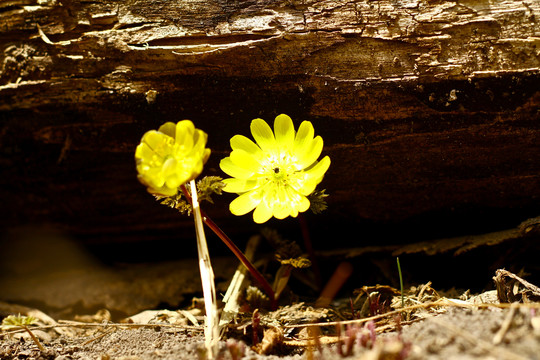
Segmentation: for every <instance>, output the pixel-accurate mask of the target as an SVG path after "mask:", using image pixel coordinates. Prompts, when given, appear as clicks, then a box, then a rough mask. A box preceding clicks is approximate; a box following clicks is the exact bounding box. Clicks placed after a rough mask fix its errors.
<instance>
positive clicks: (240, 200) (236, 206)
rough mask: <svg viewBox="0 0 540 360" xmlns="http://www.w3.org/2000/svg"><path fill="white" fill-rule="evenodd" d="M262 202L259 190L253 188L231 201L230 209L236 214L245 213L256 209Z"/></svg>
mask: <svg viewBox="0 0 540 360" xmlns="http://www.w3.org/2000/svg"><path fill="white" fill-rule="evenodd" d="M260 202H261V198H260V194H259V193H258V192H257V190H253V191H250V192H247V193H245V194H242V195H240V196H238V197H237V198H236V199H234V200H233V201H232V202H231V203H230V205H229V209H230V210H231V213H233V214H234V215H245V214H247V213H248V212H250V211H251V210H253V209H255V207H256V206H257V205H259V203H260Z"/></svg>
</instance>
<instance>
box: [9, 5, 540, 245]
mask: <svg viewBox="0 0 540 360" xmlns="http://www.w3.org/2000/svg"><path fill="white" fill-rule="evenodd" d="M539 16H540V3H539V2H538V1H533V0H530V1H511V0H509V1H487V0H468V1H459V2H457V1H414V0H403V1H400V0H392V1H386V0H381V1H368V0H364V1H310V0H304V1H295V0H289V1H268V0H267V1H263V0H247V1H224V0H213V1H206V0H205V1H202V0H201V1H198V0H192V1H148V0H126V1H88V2H87V1H72V0H59V1H50V0H39V1H35V0H10V1H3V2H2V3H1V4H0V62H1V73H0V119H1V124H2V125H1V132H0V142H1V144H2V150H1V155H0V163H1V166H2V169H3V176H2V180H1V182H0V184H1V185H2V186H1V188H2V190H0V191H1V197H2V198H3V199H5V201H6V203H7V206H4V208H3V210H2V211H3V213H2V225H3V227H11V226H18V225H26V224H41V223H47V224H53V225H55V226H59V227H61V228H64V229H68V230H71V231H74V232H75V233H79V234H85V235H88V234H89V235H88V236H91V237H92V236H97V234H104V233H108V234H112V235H111V237H114V238H116V239H119V238H120V239H122V238H126V239H128V238H132V237H143V238H144V236H149V237H153V236H158V235H144V234H145V232H144V231H145V230H148V231H149V233H151V234H156V231H158V230H159V229H165V230H168V229H171V228H172V229H178V228H179V227H180V228H181V229H182V233H181V236H186V237H192V236H193V234H192V233H191V230H187V229H188V227H191V225H192V224H191V220H190V219H180V220H179V219H178V216H177V215H176V214H175V213H173V212H172V211H170V210H169V209H166V208H164V207H161V206H159V205H157V204H154V202H153V199H152V198H151V197H149V196H148V195H147V194H146V193H145V192H144V189H143V188H142V187H141V186H140V185H139V184H138V183H137V181H136V180H135V172H134V169H133V168H134V164H133V151H134V148H135V146H136V144H137V143H138V141H139V139H140V137H141V135H142V134H143V133H144V132H145V131H146V130H148V129H152V128H157V127H158V126H159V125H160V124H161V123H162V122H164V121H175V120H180V119H182V118H190V119H192V120H194V121H195V122H196V123H197V126H198V127H200V128H203V129H204V130H205V131H206V132H207V133H208V134H209V146H210V147H212V150H213V155H212V156H211V159H210V161H209V164H208V165H207V170H206V171H207V174H209V175H222V174H220V172H219V168H218V166H217V164H218V162H219V159H220V158H222V157H223V156H226V154H227V151H228V139H229V138H230V137H231V136H232V135H234V134H236V133H242V134H245V135H248V134H249V130H248V129H249V122H250V120H251V119H253V118H255V117H263V118H265V119H266V120H268V121H271V120H272V119H273V117H274V116H275V115H277V114H278V113H282V112H285V113H288V114H290V115H291V116H292V117H293V119H295V121H297V124H298V123H299V121H300V120H304V119H308V120H311V121H312V122H313V123H314V125H315V128H316V131H317V133H318V134H320V135H322V136H323V138H324V139H325V150H324V153H325V154H328V155H330V157H331V158H332V161H333V162H332V166H331V168H330V170H329V172H328V174H327V176H326V178H325V180H324V182H323V183H322V187H324V188H326V189H327V192H329V193H330V194H331V196H330V197H329V198H328V201H329V205H330V207H329V210H328V211H327V212H326V214H324V215H322V216H321V218H325V219H326V220H325V221H321V220H319V219H321V218H318V219H317V220H315V219H313V221H317V222H318V223H321V224H324V223H326V225H321V226H322V228H323V229H328V228H330V225H329V224H340V225H343V230H341V231H342V232H343V234H347V233H348V232H349V231H350V228H351V226H352V225H354V224H357V223H358V221H363V220H373V221H385V222H386V221H390V222H400V221H404V220H406V219H411V218H418V217H420V218H422V217H424V219H433V218H437V216H438V215H437V214H443V215H444V216H447V215H448V214H452V215H455V216H456V217H455V218H453V220H456V219H457V220H458V221H459V220H461V221H464V222H467V221H472V220H471V219H470V217H471V216H473V217H474V216H480V215H481V214H484V213H493V212H494V213H499V212H500V213H504V214H505V215H508V211H510V210H517V212H516V213H515V214H516V215H514V216H516V217H517V218H513V219H511V221H514V222H516V223H519V222H520V221H521V220H523V219H524V218H528V217H532V216H537V215H538V211H539V210H540V205H539V197H540V186H539V185H540V181H539V180H540V161H539V160H538V158H539V156H538V155H539V154H540V145H539V144H540V141H539V140H540V125H539V124H540V122H539V106H540V105H539V104H540V87H539V86H538V84H539V79H540V71H539V68H540V26H539V25H538V21H539V20H538V19H539ZM223 198H224V199H220V200H219V201H218V203H217V204H216V206H212V207H209V208H208V209H207V211H208V212H209V213H210V214H213V215H214V216H215V217H216V218H217V220H218V221H224V222H228V223H230V224H231V225H223V227H224V228H228V227H230V228H231V229H230V230H231V231H242V230H241V229H246V231H248V230H249V231H252V230H253V229H254V226H253V225H252V224H251V222H250V219H249V216H247V217H244V218H233V217H232V216H231V215H229V214H228V213H227V203H228V201H230V200H231V199H232V197H228V196H225V197H223ZM478 214H480V215H478ZM441 216H442V215H441ZM521 216H522V217H521ZM448 221H450V220H448ZM486 222H487V223H488V222H489V221H487V220H486ZM438 223H439V224H441V223H442V224H445V223H446V222H445V220H441V218H440V217H439V220H438ZM239 225H240V226H239ZM505 225H508V224H505ZM513 225H514V224H513ZM501 226H502V225H501ZM255 229H256V228H255ZM337 234H341V232H340V231H338V232H337ZM175 236H176V235H175ZM366 241H369V239H366Z"/></svg>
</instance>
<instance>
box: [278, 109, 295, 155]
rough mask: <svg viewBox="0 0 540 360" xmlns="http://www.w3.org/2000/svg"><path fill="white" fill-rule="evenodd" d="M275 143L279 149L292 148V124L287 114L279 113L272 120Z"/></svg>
mask: <svg viewBox="0 0 540 360" xmlns="http://www.w3.org/2000/svg"><path fill="white" fill-rule="evenodd" d="M274 133H275V136H276V143H277V145H278V146H279V147H280V148H281V149H290V150H292V149H293V144H294V125H293V122H292V120H291V118H290V117H289V116H288V115H285V114H281V115H278V116H277V117H276V119H275V120H274Z"/></svg>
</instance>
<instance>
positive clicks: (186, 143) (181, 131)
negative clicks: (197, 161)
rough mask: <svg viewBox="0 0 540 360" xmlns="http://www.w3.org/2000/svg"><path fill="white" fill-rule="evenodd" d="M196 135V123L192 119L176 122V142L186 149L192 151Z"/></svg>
mask: <svg viewBox="0 0 540 360" xmlns="http://www.w3.org/2000/svg"><path fill="white" fill-rule="evenodd" d="M194 135H195V125H193V123H192V122H191V120H182V121H179V122H178V124H176V143H177V144H179V145H180V146H182V147H183V149H185V151H191V149H192V148H193V142H194V139H193V138H194Z"/></svg>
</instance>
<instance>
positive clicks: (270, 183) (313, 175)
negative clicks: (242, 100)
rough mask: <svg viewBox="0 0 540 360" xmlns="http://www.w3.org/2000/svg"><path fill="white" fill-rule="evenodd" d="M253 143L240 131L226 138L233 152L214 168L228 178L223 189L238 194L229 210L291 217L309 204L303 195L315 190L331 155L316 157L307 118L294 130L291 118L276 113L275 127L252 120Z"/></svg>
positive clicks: (259, 218)
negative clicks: (228, 138)
mask: <svg viewBox="0 0 540 360" xmlns="http://www.w3.org/2000/svg"><path fill="white" fill-rule="evenodd" d="M251 134H252V135H253V138H254V139H255V142H253V141H252V140H250V139H248V138H247V137H245V136H242V135H235V136H233V137H232V138H231V141H230V143H231V148H232V152H231V154H230V156H228V157H226V158H224V159H223V160H221V162H220V164H219V166H220V167H221V170H223V171H224V172H225V173H226V174H227V175H229V176H231V178H228V179H225V180H223V182H224V183H225V187H224V188H223V191H226V192H230V193H237V194H238V195H239V196H238V197H237V198H236V199H234V200H233V201H232V202H231V204H230V206H229V208H230V210H231V213H233V214H234V215H239V216H240V215H245V214H247V213H249V212H250V211H252V210H255V211H254V212H253V220H254V221H255V222H256V223H259V224H261V223H264V222H266V221H268V220H270V218H272V217H275V218H276V219H285V218H286V217H288V216H292V217H296V216H298V214H299V213H302V212H305V211H306V210H307V209H309V208H310V206H311V203H310V200H308V196H309V195H310V194H312V193H313V192H314V191H315V188H316V186H317V185H318V184H319V183H320V182H321V181H322V179H323V177H324V174H325V173H326V171H327V170H328V168H329V166H330V158H329V157H328V156H325V157H324V158H322V159H321V160H320V161H318V160H317V159H318V158H319V156H320V155H321V152H322V149H323V139H322V138H321V137H320V136H314V134H315V130H314V128H313V125H312V124H311V122H309V121H304V122H302V123H301V124H300V127H299V128H298V131H295V129H294V125H293V121H292V119H291V118H290V117H289V116H287V115H285V114H281V115H278V116H277V117H276V119H275V121H274V131H273V132H272V129H271V128H270V126H269V125H268V124H267V123H266V122H265V121H264V120H263V119H254V120H253V121H252V122H251Z"/></svg>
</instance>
